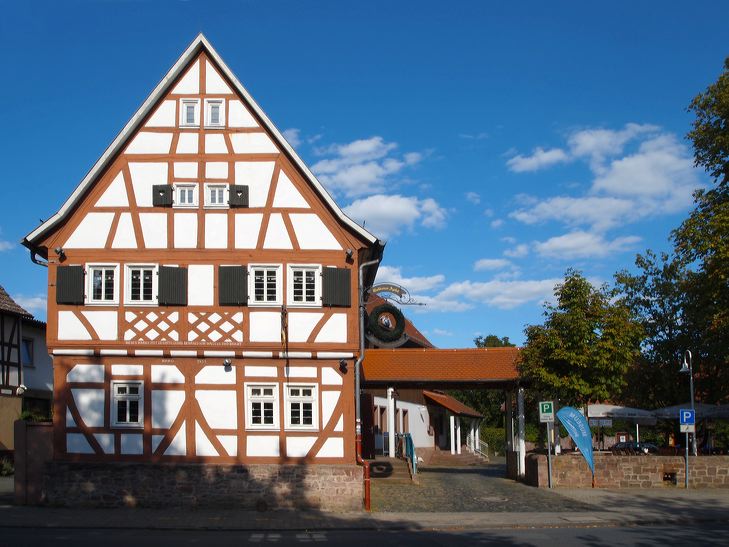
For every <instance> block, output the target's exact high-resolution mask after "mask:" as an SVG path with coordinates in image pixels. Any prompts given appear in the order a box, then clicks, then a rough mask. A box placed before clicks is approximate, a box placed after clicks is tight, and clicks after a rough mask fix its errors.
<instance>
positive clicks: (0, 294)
mask: <svg viewBox="0 0 729 547" xmlns="http://www.w3.org/2000/svg"><path fill="white" fill-rule="evenodd" d="M0 311H4V312H8V313H12V314H15V315H22V316H23V317H33V314H32V313H29V312H27V311H26V310H25V309H23V307H22V306H20V304H18V303H17V302H16V301H15V300H13V299H12V297H11V296H10V295H9V294H8V292H7V291H6V290H5V289H4V288H3V286H2V285H0Z"/></svg>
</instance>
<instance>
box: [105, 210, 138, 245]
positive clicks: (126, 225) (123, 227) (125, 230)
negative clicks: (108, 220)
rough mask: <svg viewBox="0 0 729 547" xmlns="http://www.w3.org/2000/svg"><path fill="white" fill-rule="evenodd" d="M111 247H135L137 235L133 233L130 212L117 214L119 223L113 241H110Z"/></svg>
mask: <svg viewBox="0 0 729 547" xmlns="http://www.w3.org/2000/svg"><path fill="white" fill-rule="evenodd" d="M111 246H112V248H113V249H136V248H137V236H136V235H134V224H132V215H131V213H122V214H121V215H119V224H117V226H116V234H114V241H112V242H111Z"/></svg>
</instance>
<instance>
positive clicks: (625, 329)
mask: <svg viewBox="0 0 729 547" xmlns="http://www.w3.org/2000/svg"><path fill="white" fill-rule="evenodd" d="M613 296H614V292H613V291H610V290H609V289H608V287H607V286H602V287H600V288H595V287H594V286H593V285H592V284H591V283H590V282H589V281H588V280H587V279H585V278H584V277H583V276H582V274H580V273H579V272H577V271H575V270H572V269H570V270H567V272H566V274H565V279H564V282H563V283H561V284H560V285H558V286H557V287H556V288H555V297H556V300H557V303H556V304H554V305H552V304H545V308H544V317H545V321H544V324H543V325H530V326H527V328H526V329H525V331H524V332H525V334H526V339H527V340H526V344H525V346H524V348H523V349H522V354H521V362H520V365H519V372H520V374H521V375H522V376H523V377H524V378H525V379H527V380H528V381H530V382H531V384H532V389H533V390H535V391H536V392H537V393H541V394H542V395H543V396H545V397H552V398H559V399H560V400H561V401H562V403H563V404H573V405H575V404H576V405H584V404H587V403H589V402H591V401H605V400H614V399H617V398H618V397H619V396H620V395H621V392H622V389H623V387H624V385H625V379H626V372H627V371H628V369H629V367H630V366H631V365H632V364H633V363H634V362H635V360H636V359H637V358H638V356H639V355H640V341H641V339H642V333H643V330H642V328H641V326H640V324H639V323H638V322H637V321H635V320H634V319H633V317H632V315H631V313H630V310H629V309H628V307H627V306H626V305H625V304H623V303H622V302H619V301H618V302H613V301H612V299H613Z"/></svg>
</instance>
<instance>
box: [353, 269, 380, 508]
mask: <svg viewBox="0 0 729 547" xmlns="http://www.w3.org/2000/svg"><path fill="white" fill-rule="evenodd" d="M379 262H380V259H379V258H378V259H376V260H369V261H367V262H363V263H362V264H360V265H359V277H358V278H357V283H358V285H357V297H358V298H359V356H358V357H357V360H356V361H355V362H354V415H355V437H354V438H355V453H356V455H357V463H358V464H359V465H361V466H362V467H363V468H364V508H365V511H369V510H370V464H369V463H368V462H367V461H366V460H365V459H364V458H362V408H361V401H360V366H361V365H362V361H364V352H365V335H364V329H365V326H364V316H365V302H364V288H363V287H362V271H363V270H364V269H365V268H366V267H368V266H372V265H374V264H379Z"/></svg>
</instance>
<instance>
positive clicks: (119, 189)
mask: <svg viewBox="0 0 729 547" xmlns="http://www.w3.org/2000/svg"><path fill="white" fill-rule="evenodd" d="M128 205H129V200H128V199H127V189H126V186H124V173H123V172H122V171H119V173H117V175H116V177H114V180H112V181H111V183H110V184H109V186H108V187H107V188H106V190H104V193H103V194H101V197H100V198H99V200H98V201H97V202H96V206H97V207H127V206H128Z"/></svg>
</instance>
